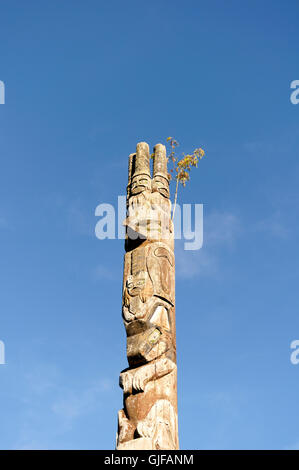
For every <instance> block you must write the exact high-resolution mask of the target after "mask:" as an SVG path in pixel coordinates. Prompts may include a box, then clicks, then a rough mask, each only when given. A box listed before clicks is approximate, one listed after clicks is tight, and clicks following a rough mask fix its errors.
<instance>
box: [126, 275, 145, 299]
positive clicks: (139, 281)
mask: <svg viewBox="0 0 299 470" xmlns="http://www.w3.org/2000/svg"><path fill="white" fill-rule="evenodd" d="M147 281H148V273H147V272H146V271H140V272H139V273H137V274H135V275H134V276H129V277H128V279H127V289H128V293H129V295H131V296H132V297H135V296H136V295H139V294H141V292H142V291H143V290H144V289H145V286H146V283H147Z"/></svg>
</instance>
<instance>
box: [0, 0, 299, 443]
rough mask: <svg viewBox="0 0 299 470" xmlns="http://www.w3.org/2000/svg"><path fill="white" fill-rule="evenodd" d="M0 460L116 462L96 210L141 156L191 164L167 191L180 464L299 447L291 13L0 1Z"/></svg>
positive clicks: (107, 267)
mask: <svg viewBox="0 0 299 470" xmlns="http://www.w3.org/2000/svg"><path fill="white" fill-rule="evenodd" d="M0 22H1V28H0V51H1V52H0V57H1V60H0V80H3V81H4V82H5V85H6V104H5V105H0V152H1V171H0V191H1V199H0V237H1V278H0V279H1V284H0V285H1V295H0V310H1V319H0V339H1V340H2V341H4V342H5V345H6V364H5V365H0V415H1V420H0V447H1V448H4V449H6V448H8V449H21V448H25V449H28V448H29V449H30V448H33V449H40V448H44V449H45V448H46V449H78V448H81V449H89V448H94V449H97V448H100V449H113V448H114V444H115V433H116V426H117V411H118V409H119V408H121V406H122V393H121V389H119V387H118V375H119V372H120V370H121V369H123V368H125V367H126V365H127V363H126V357H125V331H124V328H123V325H122V320H121V278H122V259H123V252H124V249H123V242H122V241H119V240H114V241H113V240H109V241H99V240H98V239H97V238H96V237H95V235H94V227H95V224H96V221H97V219H96V217H95V215H94V211H95V208H96V206H97V205H98V204H100V203H101V202H107V203H112V204H115V203H116V201H117V196H118V195H119V194H124V193H125V186H126V179H127V157H128V155H129V153H131V152H132V151H134V148H135V145H136V143H137V142H138V141H141V140H142V141H143V140H145V141H147V142H148V143H149V144H150V145H151V146H153V145H154V144H156V143H157V142H160V141H162V142H164V141H165V138H166V137H167V136H169V135H172V136H175V137H176V138H177V139H178V140H179V141H180V142H181V144H182V150H184V151H189V150H192V149H193V148H194V147H198V146H202V147H203V148H204V149H205V150H206V154H207V156H206V158H205V159H204V160H203V161H202V162H201V164H200V168H199V169H198V170H196V172H195V173H194V174H193V176H192V181H191V183H190V185H189V186H188V187H187V188H186V189H185V191H184V193H182V192H181V193H180V197H181V201H183V202H186V203H187V202H191V203H203V204H204V217H205V218H204V246H203V248H202V249H201V250H200V251H198V252H188V253H187V252H184V251H183V250H182V249H181V246H180V244H177V288H176V295H177V349H178V366H179V426H180V443H181V447H182V448H183V449H196V448H202V449H214V448H220V449H229V448H235V449H241V448H246V449H247V448H256V449H259V448H269V449H278V448H296V447H297V448H299V429H298V413H299V401H298V393H299V365H298V366H294V365H292V364H291V362H290V353H291V351H290V343H291V341H292V340H294V339H299V295H298V275H299V254H298V235H299V234H298V232H299V223H298V215H297V214H298V204H299V195H298V181H299V163H298V144H299V105H297V106H295V105H292V104H291V102H290V83H291V81H292V80H296V79H299V70H298V43H299V41H298V39H299V30H298V24H299V5H298V2H297V1H295V0H288V2H283V1H276V0H271V1H270V0H268V1H267V0H264V1H260V0H259V1H256V0H250V1H249V0H247V1H242V2H240V1H236V0H228V1H226V2H223V1H222V0H210V1H198V0H197V1H186V2H181V1H174V0H172V1H169V0H164V1H158V0H154V1H151V2H145V1H140V0H139V1H130V0H128V1H127V2H123V1H113V0H112V1H110V2H104V1H93V0H85V1H83V0H81V1H74V0H72V1H70V0H64V1H58V0H51V1H40V0H38V1H37V0H36V1H33V0H28V1H26V2H24V1H21V0H20V1H15V0H10V1H9V2H2V5H1V19H0Z"/></svg>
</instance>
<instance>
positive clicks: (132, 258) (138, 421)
mask: <svg viewBox="0 0 299 470" xmlns="http://www.w3.org/2000/svg"><path fill="white" fill-rule="evenodd" d="M150 160H151V159H150V153H149V146H148V144H147V143H145V142H140V143H139V144H137V149H136V153H135V154H131V155H130V156H129V182H128V187H127V218H126V220H125V222H124V224H125V226H126V241H125V249H126V253H125V259H124V279H123V303H122V315H123V321H124V325H125V329H126V334H127V357H128V363H129V367H128V368H127V369H125V370H124V371H122V372H121V374H120V386H121V387H122V389H123V391H124V407H123V409H122V410H120V411H119V412H118V433H117V443H116V448H117V449H118V450H146V449H148V450H155V449H161V450H164V449H165V450H167V449H178V448H179V443H178V419H177V366H176V333H175V264H174V229H173V223H172V220H171V202H170V200H169V178H168V172H167V157H166V149H165V146H164V145H161V144H158V145H156V146H155V148H154V154H153V178H152V177H151V170H150Z"/></svg>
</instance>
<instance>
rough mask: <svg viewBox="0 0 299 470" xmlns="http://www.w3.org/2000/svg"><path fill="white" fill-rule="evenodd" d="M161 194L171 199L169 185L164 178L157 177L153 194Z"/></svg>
mask: <svg viewBox="0 0 299 470" xmlns="http://www.w3.org/2000/svg"><path fill="white" fill-rule="evenodd" d="M155 191H157V192H159V193H160V194H161V195H162V196H164V197H167V198H168V197H169V183H168V181H167V179H166V178H163V176H155V177H154V181H153V192H155Z"/></svg>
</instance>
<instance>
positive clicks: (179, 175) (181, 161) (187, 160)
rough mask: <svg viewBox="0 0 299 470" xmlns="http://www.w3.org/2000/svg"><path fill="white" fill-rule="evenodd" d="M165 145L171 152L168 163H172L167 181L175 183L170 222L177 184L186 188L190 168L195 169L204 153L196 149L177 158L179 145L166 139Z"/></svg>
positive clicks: (176, 195)
mask: <svg viewBox="0 0 299 470" xmlns="http://www.w3.org/2000/svg"><path fill="white" fill-rule="evenodd" d="M167 143H168V144H169V146H170V148H171V151H170V153H169V155H168V156H167V159H168V162H169V161H170V162H172V168H171V169H170V173H169V175H168V176H169V179H170V180H175V181H176V187H175V194H174V206H173V212H172V220H173V219H174V214H175V208H176V203H177V198H178V189H179V183H181V184H182V186H184V187H185V186H186V183H187V181H189V180H190V171H191V168H192V167H196V168H197V165H198V162H199V160H201V159H202V158H203V156H204V155H205V151H204V150H203V149H202V148H196V149H195V150H194V151H193V153H190V154H187V155H185V154H184V153H182V155H181V157H182V158H179V157H178V156H177V155H176V149H177V147H178V146H179V143H178V142H177V141H176V140H175V139H174V138H173V137H168V138H167Z"/></svg>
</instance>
